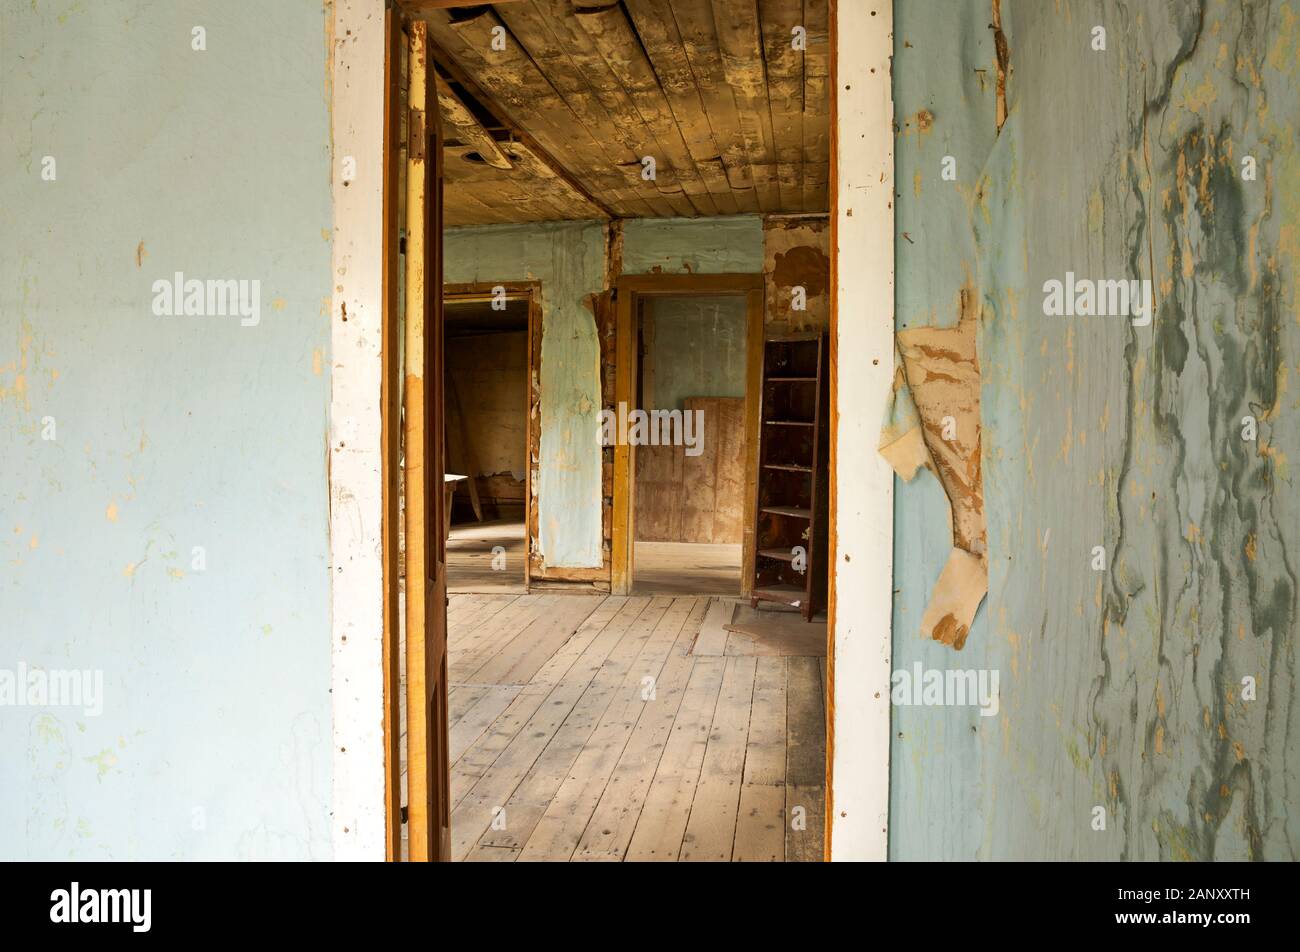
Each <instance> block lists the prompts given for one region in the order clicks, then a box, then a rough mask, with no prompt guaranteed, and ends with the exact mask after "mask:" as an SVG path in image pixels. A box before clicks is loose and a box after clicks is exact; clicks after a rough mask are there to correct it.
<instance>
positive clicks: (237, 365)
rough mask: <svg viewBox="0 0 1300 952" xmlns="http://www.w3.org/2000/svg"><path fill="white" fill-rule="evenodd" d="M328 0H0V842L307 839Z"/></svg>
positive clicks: (325, 691)
mask: <svg viewBox="0 0 1300 952" xmlns="http://www.w3.org/2000/svg"><path fill="white" fill-rule="evenodd" d="M327 8H328V5H326V7H325V8H323V7H322V5H321V4H320V3H319V2H283V3H263V2H260V0H229V2H224V3H206V2H200V0H175V2H168V3H153V2H144V0H115V2H112V3H86V2H73V0H41V2H39V3H16V2H10V3H5V4H3V5H0V129H3V133H2V134H0V447H3V449H0V458H2V459H3V463H0V540H2V541H0V564H2V565H3V569H0V679H3V677H4V675H5V673H8V674H9V675H11V676H12V674H13V673H14V672H16V671H17V670H18V668H19V666H20V665H24V664H25V665H27V666H28V667H29V669H36V668H39V669H41V670H42V671H43V672H45V673H46V674H48V675H55V674H58V675H60V676H62V675H64V674H66V675H68V676H69V677H71V673H72V672H92V679H91V683H92V684H93V673H95V672H97V673H98V674H99V676H100V677H102V688H103V694H102V711H100V712H98V713H97V714H96V713H95V712H93V711H90V712H88V711H87V710H86V709H85V706H84V705H76V704H60V705H36V704H28V705H23V704H12V703H6V704H4V705H0V817H2V818H3V822H0V857H3V858H5V859H27V858H32V859H68V858H76V859H94V860H108V859H114V860H128V859H164V860H169V859H232V858H287V859H305V858H315V859H328V858H329V857H330V837H329V829H330V827H329V822H330V784H331V769H330V749H331V745H330V731H331V705H330V608H329V605H330V587H329V567H328V554H329V548H328V546H329V541H328V534H327V532H328V521H327V519H328V512H329V498H328V490H327V487H328V484H327V475H326V467H325V458H326V453H325V442H326V426H327V419H326V416H327V410H328V405H329V386H330V378H329V367H330V360H329V341H330V318H329V300H330V290H331V286H332V284H333V282H332V281H331V280H330V231H329V229H330V227H331V208H330V125H329V111H328V109H329V102H328V85H327V75H326V58H325V54H326V15H327ZM196 25H201V26H203V27H204V28H205V29H206V42H207V49H206V51H195V50H193V49H192V48H191V36H192V34H191V31H192V29H193V28H194V27H195V26H196ZM47 156H49V157H51V158H52V160H53V163H54V164H53V166H52V169H53V172H54V176H55V177H54V178H53V179H52V180H50V179H48V178H46V177H45V176H44V175H43V173H44V172H46V171H47V169H49V168H51V166H50V165H49V163H48V162H47V161H46V157H47ZM178 271H179V272H183V273H184V274H185V275H186V277H187V278H190V279H200V280H209V279H211V280H218V279H232V280H244V281H254V280H256V281H260V282H261V283H260V290H261V293H260V305H261V307H260V319H259V320H258V321H257V323H256V325H255V326H241V323H240V318H239V317H236V316H192V315H191V316H183V315H181V316H171V315H158V314H156V313H154V310H153V306H152V305H153V300H154V293H153V289H152V288H153V282H154V281H156V280H159V279H163V280H168V281H170V280H171V279H172V276H173V274H174V273H175V272H178ZM38 696H39V695H38Z"/></svg>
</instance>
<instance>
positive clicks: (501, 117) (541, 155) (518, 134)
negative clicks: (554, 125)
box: [429, 36, 620, 219]
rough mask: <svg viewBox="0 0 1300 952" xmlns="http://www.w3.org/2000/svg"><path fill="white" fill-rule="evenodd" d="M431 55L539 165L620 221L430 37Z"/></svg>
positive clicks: (611, 210) (612, 211)
mask: <svg viewBox="0 0 1300 952" xmlns="http://www.w3.org/2000/svg"><path fill="white" fill-rule="evenodd" d="M429 55H430V56H431V57H432V58H433V61H434V62H435V63H436V64H437V65H438V67H439V68H440V69H442V70H443V71H445V72H446V73H447V75H448V76H450V77H451V78H452V79H454V80H455V81H456V82H457V83H459V84H460V86H461V88H462V89H464V90H465V92H466V93H467V94H468V95H469V96H471V97H472V98H473V99H475V100H477V101H478V102H479V103H480V104H482V105H483V106H484V107H485V108H486V109H487V110H488V111H489V112H491V113H492V115H494V116H495V117H496V118H497V120H498V121H499V122H500V123H501V125H502V126H504V127H505V128H506V129H508V130H509V131H510V135H511V136H512V137H513V138H514V139H515V140H516V141H518V142H519V143H521V144H522V145H523V146H525V147H526V148H527V149H528V151H529V152H531V153H532V154H533V155H534V156H536V158H537V160H538V161H539V162H541V163H542V164H544V165H545V166H547V167H548V168H549V169H550V170H551V171H553V172H554V173H555V174H556V176H557V177H559V178H561V179H563V180H564V181H565V182H566V183H568V185H569V187H570V188H572V189H573V190H574V191H575V192H577V193H578V194H579V195H581V196H582V197H583V198H585V199H586V200H587V201H588V202H590V203H591V204H592V205H593V206H595V207H596V208H597V209H599V210H600V213H601V214H602V215H604V216H605V217H606V218H611V219H613V218H618V217H620V216H619V215H618V214H617V213H615V212H614V210H613V209H611V208H610V207H609V206H608V205H606V204H605V203H604V202H602V201H601V200H600V199H599V198H597V197H596V196H595V195H593V194H592V192H591V190H590V189H588V188H587V187H586V186H585V185H583V184H582V182H580V181H579V180H578V179H577V178H576V177H575V176H574V175H573V173H571V172H570V171H569V170H568V169H566V168H565V167H564V166H563V165H562V164H561V163H560V161H559V160H558V159H556V158H555V156H553V155H551V153H550V152H548V151H547V150H546V149H545V148H543V147H542V145H541V143H539V142H538V141H537V140H536V139H535V138H533V137H532V136H531V135H529V134H528V132H526V131H525V130H524V129H523V128H522V127H521V126H520V125H519V123H517V122H515V120H514V119H513V118H511V116H510V114H509V113H507V112H506V111H505V110H504V109H502V108H501V104H500V103H498V102H497V101H496V100H495V99H494V98H493V97H492V96H490V95H488V94H487V93H486V92H485V91H484V90H483V87H481V86H480V85H479V84H478V83H476V82H475V81H474V78H473V77H472V76H471V75H470V73H469V71H468V70H466V69H463V68H462V67H461V65H460V63H459V62H457V60H456V58H455V57H453V56H452V55H451V54H450V53H448V52H447V51H446V50H445V49H443V48H442V47H441V46H439V45H438V44H437V43H436V42H434V39H433V37H432V36H430V37H429Z"/></svg>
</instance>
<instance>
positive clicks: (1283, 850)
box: [841, 0, 1300, 860]
mask: <svg viewBox="0 0 1300 952" xmlns="http://www.w3.org/2000/svg"><path fill="white" fill-rule="evenodd" d="M895 14H896V21H895V55H894V61H893V68H894V77H895V104H896V110H897V121H898V126H899V133H898V136H897V139H896V143H897V168H896V172H897V182H898V193H899V197H898V206H897V230H898V237H897V240H896V258H897V286H898V288H897V302H898V307H897V314H896V320H897V324H898V327H899V328H900V329H901V328H903V327H915V326H922V325H930V326H945V327H949V326H953V325H955V324H956V321H957V313H958V312H957V291H958V289H960V288H961V287H962V286H963V285H965V284H967V283H969V284H970V286H971V287H972V288H973V289H974V290H975V292H976V294H977V296H978V300H979V302H980V305H981V310H982V317H981V322H980V328H979V337H978V344H979V360H980V365H981V371H982V377H983V387H982V393H981V400H982V415H983V424H984V431H983V434H984V436H983V457H982V464H983V484H984V499H985V510H986V515H987V522H988V546H989V566H990V570H989V571H990V577H989V594H988V598H987V600H986V602H985V604H984V607H983V609H982V610H981V612H980V615H979V616H978V618H977V620H976V623H975V625H974V626H973V628H972V630H971V633H970V636H969V638H968V640H967V642H966V647H965V649H964V650H963V651H961V652H959V653H957V652H953V651H952V650H951V649H948V648H945V647H941V646H939V645H937V644H934V643H928V642H924V641H921V640H920V639H919V637H918V635H917V628H918V625H919V621H920V613H921V610H922V608H923V607H924V605H925V602H926V599H927V598H928V595H929V592H930V590H931V588H932V586H933V585H934V583H935V580H936V579H937V577H938V574H939V570H940V568H941V567H942V564H943V560H944V558H945V556H946V554H947V551H948V547H949V536H948V526H947V509H946V500H945V498H944V496H943V493H942V491H941V490H940V489H939V487H938V484H937V482H936V481H935V480H934V479H933V477H931V476H929V475H928V474H922V475H921V476H920V477H918V478H917V479H916V480H915V481H914V482H913V483H911V484H907V485H903V484H901V483H900V484H899V485H898V487H897V488H898V493H897V496H896V509H895V560H896V564H895V588H896V589H897V590H898V591H899V595H898V598H897V600H896V603H895V614H894V622H895V628H894V658H893V665H894V667H895V668H896V669H897V668H905V667H909V666H910V665H911V664H912V663H914V662H915V661H918V660H919V661H921V662H922V663H923V664H924V665H925V666H926V667H932V668H950V667H957V668H976V669H978V668H991V669H997V670H999V671H1000V673H1001V711H1000V713H999V715H998V716H997V717H993V718H982V717H980V716H978V714H977V713H976V712H975V711H974V710H973V709H970V708H966V709H951V708H950V709H944V708H937V707H932V708H924V707H903V706H895V707H894V709H893V711H894V719H893V726H892V732H891V735H892V739H893V744H892V751H891V758H892V766H891V817H890V828H889V829H890V854H891V856H893V857H895V858H905V859H912V858H964V859H970V858H981V859H1012V858H1039V859H1070V860H1080V859H1103V858H1105V859H1135V860H1136V859H1140V860H1156V859H1161V860H1164V859H1173V860H1179V859H1234V858H1248V857H1249V858H1269V859H1292V860H1293V859H1296V858H1297V855H1300V828H1298V827H1297V825H1296V824H1295V822H1294V819H1293V818H1294V816H1295V815H1296V813H1297V812H1300V723H1298V721H1300V705H1298V704H1297V699H1298V692H1297V687H1296V663H1295V662H1296V642H1297V614H1296V571H1297V570H1296V565H1297V564H1300V503H1298V502H1297V499H1298V497H1297V493H1296V487H1295V477H1294V472H1293V471H1292V470H1290V468H1289V462H1288V461H1289V460H1290V459H1295V458H1297V457H1296V454H1297V453H1298V452H1300V425H1298V424H1297V422H1296V420H1297V418H1296V413H1295V411H1296V409H1297V403H1296V400H1295V397H1294V395H1293V393H1290V392H1288V390H1289V389H1290V390H1291V391H1293V390H1294V386H1293V385H1288V384H1287V382H1286V381H1287V380H1288V379H1289V375H1290V376H1294V368H1295V367H1296V366H1297V363H1298V362H1300V301H1298V300H1297V268H1298V267H1300V245H1298V244H1297V241H1296V235H1297V233H1300V199H1298V198H1297V196H1300V157H1298V156H1297V153H1296V149H1295V134H1296V129H1295V124H1296V120H1297V118H1298V117H1300V74H1298V72H1297V70H1298V68H1300V67H1298V66H1297V64H1298V62H1300V57H1298V55H1297V44H1298V43H1300V26H1298V23H1300V21H1298V19H1297V14H1300V5H1298V4H1296V3H1295V2H1294V0H1291V2H1280V3H1271V4H1235V3H1220V2H1207V3H1202V4H1196V3H1176V4H1165V3H1142V4H1137V5H1133V4H1119V3H1111V2H1076V3H1071V4H1069V5H1068V7H1065V6H1060V5H1056V4H1048V3H1040V2H1037V0H1012V2H1007V0H1004V2H1003V3H1002V16H1003V24H1004V29H1005V31H1006V34H1007V38H1008V46H1009V49H1010V64H1011V67H1012V71H1011V74H1010V78H1009V81H1008V85H1007V92H1008V100H1009V106H1010V113H1009V118H1008V119H1007V122H1006V124H1005V126H1004V127H1003V128H1002V130H1001V133H1000V134H998V132H997V127H996V119H995V93H994V89H995V83H994V79H995V73H994V61H995V55H994V49H993V42H992V34H991V31H990V30H989V28H988V25H989V6H988V4H987V3H986V2H975V0H970V2H963V3H953V4H947V3H945V4H921V3H897V4H895ZM1097 25H1102V26H1105V27H1106V29H1107V37H1106V39H1107V49H1106V51H1105V52H1099V51H1094V50H1093V49H1092V48H1091V46H1090V43H1091V39H1092V29H1093V27H1094V26H1097ZM922 110H925V111H926V112H927V113H928V114H929V115H928V117H922V121H919V122H918V114H919V113H920V112H921V111H922ZM1246 154H1250V155H1253V156H1256V157H1257V158H1258V160H1259V163H1260V164H1259V176H1258V179H1257V180H1256V181H1253V182H1250V181H1243V180H1242V178H1241V174H1240V172H1241V169H1240V161H1241V158H1242V157H1243V156H1244V155H1246ZM945 155H951V156H953V157H954V158H956V160H957V169H958V176H957V181H956V182H945V181H943V180H941V178H940V169H941V162H942V159H943V157H944V156H945ZM1068 270H1072V271H1074V272H1076V273H1077V274H1078V275H1079V276H1081V277H1082V276H1088V277H1092V278H1115V279H1122V278H1154V281H1155V287H1156V298H1157V304H1158V313H1157V316H1156V318H1155V321H1154V323H1153V325H1152V326H1150V327H1145V328H1135V327H1131V326H1130V325H1129V324H1128V323H1127V322H1126V321H1125V320H1124V319H1122V318H1113V317H1112V318H1100V317H1093V318H1048V317H1045V316H1044V314H1043V308H1042V304H1043V293H1042V286H1043V282H1044V281H1045V280H1047V279H1048V278H1053V277H1055V278H1063V277H1064V275H1065V272H1066V271H1068ZM841 412H844V410H843V408H841ZM1247 414H1251V415H1255V416H1257V417H1258V418H1259V419H1260V421H1261V422H1260V425H1259V441H1258V442H1256V443H1249V442H1244V441H1243V440H1242V439H1241V435H1240V431H1241V424H1240V421H1241V418H1242V417H1243V416H1244V415H1247ZM1266 417H1267V419H1266ZM1096 545H1102V546H1105V547H1106V551H1107V554H1108V561H1107V568H1106V570H1105V571H1101V572H1094V571H1093V570H1092V568H1091V565H1090V562H1091V554H1092V548H1093V546H1096ZM1244 676H1251V677H1254V678H1255V679H1256V683H1257V685H1258V692H1259V693H1258V699H1257V700H1255V701H1244V700H1243V699H1242V691H1241V679H1242V678H1243V677H1244ZM1097 806H1101V807H1104V808H1105V810H1106V811H1107V827H1106V830H1105V831H1094V829H1093V828H1092V822H1091V821H1092V817H1093V813H1092V811H1093V809H1094V807H1097Z"/></svg>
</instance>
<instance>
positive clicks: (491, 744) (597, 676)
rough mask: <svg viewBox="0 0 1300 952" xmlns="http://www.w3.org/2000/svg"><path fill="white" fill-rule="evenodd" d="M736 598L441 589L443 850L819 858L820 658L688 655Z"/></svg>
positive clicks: (564, 856)
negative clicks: (445, 663) (445, 692)
mask: <svg viewBox="0 0 1300 952" xmlns="http://www.w3.org/2000/svg"><path fill="white" fill-rule="evenodd" d="M711 604H712V607H711ZM730 610H731V603H730V602H726V603H723V602H721V601H720V600H718V599H712V598H710V597H708V596H694V595H686V596H667V595H661V596H631V597H619V596H599V595H597V596H590V595H570V594H532V595H513V594H487V595H454V596H452V597H451V605H450V608H449V633H450V658H451V661H450V664H451V682H452V689H451V708H450V711H451V717H450V720H451V757H452V762H453V766H452V798H453V813H452V821H451V832H452V853H453V858H454V859H457V860H474V861H477V860H489V861H491V860H496V861H512V860H556V861H564V860H571V859H572V860H614V861H617V860H661V861H674V860H715V861H722V860H765V861H771V860H777V861H780V860H820V859H821V856H822V826H823V816H822V813H823V789H822V787H823V783H824V779H823V778H824V759H825V754H824V751H825V726H824V716H823V700H822V699H823V697H824V685H825V671H824V667H825V664H824V659H821V658H816V657H798V656H777V655H761V656H752V655H751V656H725V655H722V654H721V653H719V652H717V651H716V650H715V651H714V653H713V654H696V653H694V652H693V650H692V648H693V645H694V644H695V642H696V639H697V637H701V638H702V640H703V641H705V642H712V643H715V644H719V643H725V641H726V632H719V631H718V630H714V629H719V626H720V625H721V624H722V623H724V622H726V621H730ZM702 627H703V628H704V631H703V632H702V631H701V628H702ZM719 638H721V639H722V641H721V642H720V641H719ZM702 650H703V648H702Z"/></svg>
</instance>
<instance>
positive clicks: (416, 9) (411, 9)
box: [397, 0, 519, 15]
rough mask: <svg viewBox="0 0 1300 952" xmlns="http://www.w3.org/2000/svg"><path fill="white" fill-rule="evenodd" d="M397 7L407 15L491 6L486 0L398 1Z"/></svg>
mask: <svg viewBox="0 0 1300 952" xmlns="http://www.w3.org/2000/svg"><path fill="white" fill-rule="evenodd" d="M518 2H519V0H491V3H518ZM397 6H398V8H399V9H401V11H402V12H403V13H405V14H408V15H409V14H415V15H418V14H421V13H427V12H428V11H430V10H455V9H456V8H457V7H486V6H490V4H489V3H485V2H484V0H397Z"/></svg>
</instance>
